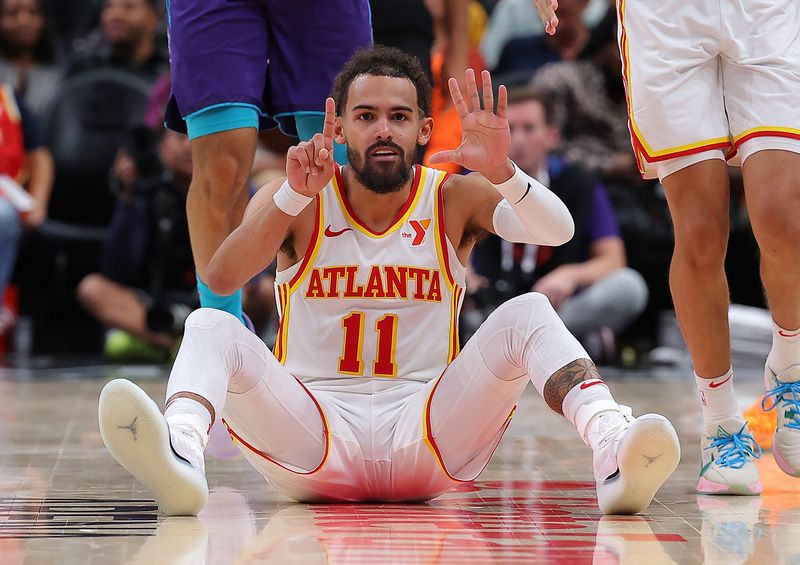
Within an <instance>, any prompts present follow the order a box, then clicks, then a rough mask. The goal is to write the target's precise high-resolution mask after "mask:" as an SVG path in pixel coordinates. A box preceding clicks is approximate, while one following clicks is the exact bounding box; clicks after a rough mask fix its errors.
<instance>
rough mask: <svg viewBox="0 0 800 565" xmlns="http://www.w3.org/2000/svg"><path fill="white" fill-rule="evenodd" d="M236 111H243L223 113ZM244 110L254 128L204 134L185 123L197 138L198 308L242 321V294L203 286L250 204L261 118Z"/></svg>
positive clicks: (191, 213)
mask: <svg viewBox="0 0 800 565" xmlns="http://www.w3.org/2000/svg"><path fill="white" fill-rule="evenodd" d="M236 110H240V109H237V108H233V109H231V108H223V109H222V110H221V111H225V112H228V113H230V112H231V111H236ZM242 110H246V111H248V110H249V112H248V115H249V116H250V119H251V120H252V122H253V123H252V127H243V128H239V129H232V130H226V131H216V132H213V133H209V134H207V135H202V133H203V130H202V129H200V130H195V129H194V128H193V120H192V119H189V120H187V123H188V127H189V134H190V136H192V135H198V134H199V136H198V137H194V138H193V139H192V142H191V143H192V163H194V166H193V173H192V183H191V185H190V187H189V194H188V196H187V199H186V209H187V214H188V218H189V236H190V238H191V240H192V254H193V255H194V262H195V267H196V269H197V279H198V282H197V289H198V292H199V294H200V305H201V306H203V307H210V308H217V309H219V310H224V311H226V312H228V313H230V314H232V315H234V316H236V317H237V318H240V319H242V293H241V290H239V291H237V292H236V293H234V294H232V295H230V296H221V295H217V294H215V293H213V292H211V290H210V289H209V288H208V286H206V285H205V283H203V277H204V275H205V270H206V267H208V263H209V261H210V260H211V257H212V256H213V255H214V252H215V251H216V250H217V248H218V247H219V246H220V244H221V243H222V242H223V240H224V239H225V238H226V237H228V235H229V234H230V233H231V232H232V231H233V230H234V229H236V227H237V226H238V225H239V224H240V223H241V221H242V215H243V214H244V209H245V207H246V206H247V179H248V176H249V174H250V168H251V167H252V165H253V157H254V155H255V150H256V142H257V131H258V130H257V129H256V128H257V125H258V116H257V114H256V112H255V110H251V109H242ZM213 112H215V110H209V111H207V112H204V113H203V114H201V115H200V116H198V117H197V118H195V119H201V118H208V117H209V115H208V114H209V113H213Z"/></svg>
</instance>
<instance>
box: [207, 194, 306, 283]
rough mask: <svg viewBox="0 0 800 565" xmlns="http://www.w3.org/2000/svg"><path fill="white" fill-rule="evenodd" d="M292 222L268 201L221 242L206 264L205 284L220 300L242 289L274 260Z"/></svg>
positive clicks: (290, 218) (291, 219)
mask: <svg viewBox="0 0 800 565" xmlns="http://www.w3.org/2000/svg"><path fill="white" fill-rule="evenodd" d="M293 220H294V217H292V216H289V215H288V214H285V213H284V212H281V211H280V210H279V209H278V208H277V207H276V206H275V203H274V202H273V201H272V199H271V198H270V199H269V200H268V201H266V202H265V203H264V205H263V206H262V208H260V209H259V210H257V211H256V212H255V213H254V214H252V215H251V216H249V217H247V218H246V219H245V220H244V221H243V222H242V224H241V225H240V226H239V227H238V228H236V229H235V230H233V232H232V233H231V234H230V235H229V236H228V237H227V238H226V239H225V241H223V242H222V245H220V246H219V249H217V251H216V252H215V253H214V255H213V257H212V258H211V261H210V262H209V264H208V268H207V269H206V279H207V280H206V281H205V283H206V284H207V285H208V286H209V288H210V289H211V290H212V291H213V292H215V293H217V294H220V295H223V296H227V295H230V294H233V293H234V292H236V291H237V290H238V289H240V288H242V287H243V286H244V285H245V284H246V283H247V282H248V281H249V280H250V279H252V278H253V277H254V276H255V275H256V274H258V273H260V272H261V271H263V270H264V269H265V268H266V267H267V265H269V264H270V263H272V261H273V260H274V259H275V256H276V255H277V254H278V250H279V249H280V247H281V245H282V244H283V242H284V240H285V239H286V234H287V233H288V230H289V226H290V224H291V223H292V221H293Z"/></svg>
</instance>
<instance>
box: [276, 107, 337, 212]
mask: <svg viewBox="0 0 800 565" xmlns="http://www.w3.org/2000/svg"><path fill="white" fill-rule="evenodd" d="M335 125H336V103H335V102H334V100H333V98H328V99H327V100H326V101H325V124H324V126H323V128H322V133H318V134H316V135H314V137H312V138H311V139H310V140H309V141H303V142H301V143H298V144H297V145H294V146H292V147H290V148H289V151H288V152H287V154H286V177H287V179H288V181H289V186H291V187H292V188H293V189H294V190H296V191H297V192H299V193H300V194H303V195H305V196H309V197H313V196H315V195H316V194H317V193H319V192H320V191H321V190H322V189H323V188H325V185H327V184H328V183H329V182H330V181H331V178H333V131H334V126H335Z"/></svg>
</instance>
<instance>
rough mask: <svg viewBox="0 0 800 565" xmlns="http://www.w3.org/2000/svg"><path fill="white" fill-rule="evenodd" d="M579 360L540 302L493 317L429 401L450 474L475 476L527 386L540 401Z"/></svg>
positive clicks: (521, 299) (576, 346)
mask: <svg viewBox="0 0 800 565" xmlns="http://www.w3.org/2000/svg"><path fill="white" fill-rule="evenodd" d="M582 358H586V359H588V358H589V356H588V354H587V353H586V351H585V350H584V349H583V347H582V346H581V345H580V343H578V341H577V340H576V339H575V338H574V337H573V336H572V334H570V333H569V331H567V329H566V327H564V324H563V322H561V320H560V319H559V317H558V315H557V314H556V313H555V311H554V310H553V307H552V306H551V305H550V302H549V301H548V299H547V298H546V297H545V296H544V295H542V294H538V293H528V294H524V295H522V296H518V297H516V298H514V299H512V300H509V301H508V302H506V303H505V304H503V305H501V306H500V307H499V308H498V309H497V310H495V311H494V312H493V313H492V314H491V315H490V316H489V318H488V319H487V320H486V321H485V322H484V323H483V325H481V327H480V328H479V329H478V331H477V332H475V335H474V336H473V337H472V339H471V340H470V341H469V342H467V344H466V345H465V347H464V349H463V350H462V351H461V353H460V354H459V356H458V357H457V358H456V359H455V360H454V361H453V362H452V363H451V364H450V366H449V367H448V368H447V370H446V371H445V372H444V375H443V376H442V378H441V382H440V383H439V385H438V386H437V388H436V391H435V392H434V395H433V398H432V399H431V427H432V431H433V434H434V437H435V439H436V444H437V446H438V448H439V451H440V453H441V454H442V459H443V460H444V462H445V465H446V466H447V468H448V471H449V472H450V474H451V475H454V476H456V477H458V478H463V479H469V478H472V477H474V476H475V475H477V474H478V473H479V472H480V470H481V469H480V468H479V467H482V466H483V464H485V461H486V459H488V458H487V457H486V455H487V453H486V451H487V449H488V450H493V449H494V447H495V446H496V443H497V441H498V440H499V439H500V438H499V435H500V434H501V433H502V431H503V424H504V423H505V421H506V419H507V417H508V415H509V414H510V412H511V410H513V408H514V406H515V405H516V403H517V401H518V400H519V398H520V397H521V396H522V392H523V391H524V390H525V386H526V385H527V384H528V381H529V380H530V381H531V382H532V383H533V385H534V387H536V390H537V391H538V392H539V394H541V393H542V391H543V390H544V386H545V383H547V381H548V379H549V378H550V377H551V376H552V375H553V374H554V373H556V372H557V371H558V370H559V369H561V368H562V367H564V366H566V365H569V364H570V363H572V362H573V361H575V360H577V359H582ZM489 454H490V453H489Z"/></svg>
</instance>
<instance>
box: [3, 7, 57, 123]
mask: <svg viewBox="0 0 800 565" xmlns="http://www.w3.org/2000/svg"><path fill="white" fill-rule="evenodd" d="M56 59H57V57H56V51H55V46H54V43H53V36H52V33H51V31H50V22H49V20H48V17H47V14H46V13H45V11H44V7H43V6H42V4H41V1H40V0H0V82H2V83H5V84H9V85H11V87H12V88H14V89H15V91H16V92H17V95H18V96H20V98H21V99H22V102H23V103H24V104H25V106H26V107H27V109H28V110H29V111H30V113H31V114H32V115H33V118H34V120H36V121H37V122H38V123H39V124H41V122H42V118H43V116H44V111H45V109H46V108H47V105H48V104H49V103H50V100H52V98H53V95H54V94H55V93H56V90H57V89H58V85H59V82H60V81H61V76H62V69H61V68H60V67H59V66H58V65H57V64H56Z"/></svg>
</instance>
